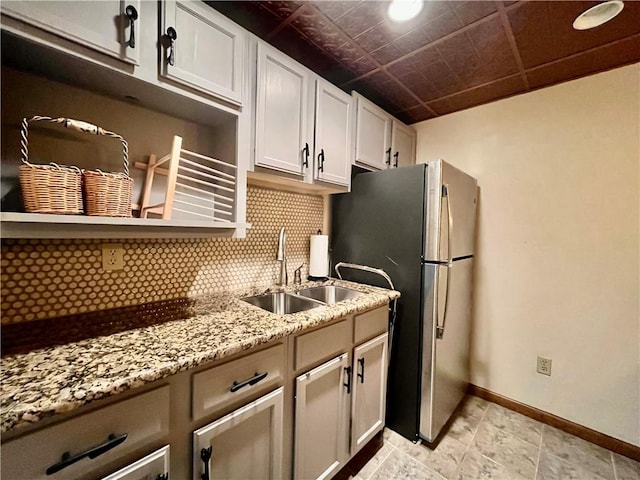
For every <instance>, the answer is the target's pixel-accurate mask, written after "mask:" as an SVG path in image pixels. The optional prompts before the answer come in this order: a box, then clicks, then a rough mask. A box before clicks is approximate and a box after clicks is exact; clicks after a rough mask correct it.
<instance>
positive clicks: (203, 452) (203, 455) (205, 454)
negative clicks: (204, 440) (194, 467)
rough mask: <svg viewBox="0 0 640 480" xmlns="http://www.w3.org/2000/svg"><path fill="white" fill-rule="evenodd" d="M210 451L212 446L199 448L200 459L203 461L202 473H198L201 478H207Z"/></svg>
mask: <svg viewBox="0 0 640 480" xmlns="http://www.w3.org/2000/svg"><path fill="white" fill-rule="evenodd" d="M212 453H213V447H209V448H202V449H200V460H202V462H203V463H204V473H203V474H201V475H200V479H201V480H209V460H211V454H212Z"/></svg>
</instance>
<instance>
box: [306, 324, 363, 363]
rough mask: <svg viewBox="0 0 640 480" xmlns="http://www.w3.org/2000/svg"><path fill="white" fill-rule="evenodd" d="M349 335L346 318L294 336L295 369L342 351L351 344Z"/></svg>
mask: <svg viewBox="0 0 640 480" xmlns="http://www.w3.org/2000/svg"><path fill="white" fill-rule="evenodd" d="M350 337H351V332H350V331H349V322H348V321H347V320H342V321H341V322H338V323H335V324H333V325H330V326H328V327H324V328H320V329H318V330H315V331H313V332H310V333H305V334H304V335H300V336H299V337H296V347H295V348H296V370H298V369H300V368H304V367H306V366H307V365H311V364H312V363H314V362H318V361H320V360H322V359H323V358H327V357H330V356H332V355H336V354H338V353H341V352H344V351H345V350H346V349H347V348H348V347H349V345H350V344H351V338H350Z"/></svg>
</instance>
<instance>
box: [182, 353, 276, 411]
mask: <svg viewBox="0 0 640 480" xmlns="http://www.w3.org/2000/svg"><path fill="white" fill-rule="evenodd" d="M285 360H286V357H285V349H284V345H283V344H279V345H276V346H274V347H271V348H267V349H266V350H262V351H260V352H257V353H253V354H251V355H247V356H246V357H242V358H239V359H238V360H234V361H232V362H229V363H225V364H224V365H220V366H219V367H213V368H210V369H208V370H205V371H203V372H199V373H196V374H194V375H193V398H192V406H191V411H192V412H193V419H194V420H198V419H199V418H202V417H204V416H205V415H210V414H212V413H215V412H216V411H218V410H220V409H221V408H224V407H226V406H228V405H230V404H232V403H235V402H237V401H239V400H244V399H248V398H249V397H251V396H255V395H256V394H257V393H259V392H263V391H264V390H265V389H266V388H268V387H273V386H276V385H278V384H280V383H282V380H283V378H284V371H285Z"/></svg>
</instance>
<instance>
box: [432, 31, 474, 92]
mask: <svg viewBox="0 0 640 480" xmlns="http://www.w3.org/2000/svg"><path fill="white" fill-rule="evenodd" d="M437 49H438V51H439V52H440V55H441V56H442V58H443V60H444V61H445V62H446V63H447V65H449V67H450V68H451V71H452V72H453V73H454V74H455V75H456V77H457V78H459V79H460V81H461V82H462V84H463V85H464V86H466V87H470V86H472V85H473V84H477V83H478V80H477V77H478V75H479V74H480V72H481V68H482V64H481V61H480V59H479V58H478V55H477V54H476V52H475V49H474V48H473V45H472V44H471V42H470V41H469V38H468V37H467V35H466V34H465V33H459V34H457V35H454V36H453V37H451V38H448V39H447V40H445V41H444V42H442V43H440V44H439V45H438V46H437Z"/></svg>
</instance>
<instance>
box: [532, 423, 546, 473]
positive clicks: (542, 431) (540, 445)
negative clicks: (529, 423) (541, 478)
mask: <svg viewBox="0 0 640 480" xmlns="http://www.w3.org/2000/svg"><path fill="white" fill-rule="evenodd" d="M543 433H544V424H543V425H542V427H541V428H540V440H539V441H538V459H537V460H536V471H535V473H534V474H533V478H534V480H535V479H537V478H538V470H539V469H540V458H541V457H542V435H543Z"/></svg>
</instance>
